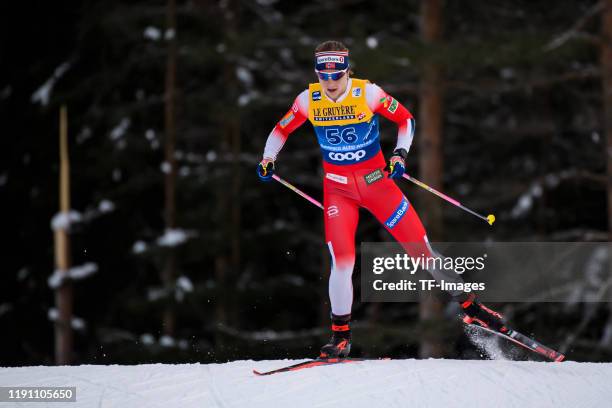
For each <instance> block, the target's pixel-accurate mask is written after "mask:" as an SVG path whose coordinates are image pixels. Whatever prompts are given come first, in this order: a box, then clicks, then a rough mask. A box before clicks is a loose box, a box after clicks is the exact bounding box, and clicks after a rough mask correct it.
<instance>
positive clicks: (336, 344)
mask: <svg viewBox="0 0 612 408" xmlns="http://www.w3.org/2000/svg"><path fill="white" fill-rule="evenodd" d="M331 318H332V337H331V339H330V340H329V342H328V343H327V344H326V345H324V346H323V347H321V354H320V355H319V358H345V357H348V355H349V353H350V352H351V328H350V323H351V315H350V314H347V315H343V316H336V315H334V314H332V315H331Z"/></svg>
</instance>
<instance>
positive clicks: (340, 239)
mask: <svg viewBox="0 0 612 408" xmlns="http://www.w3.org/2000/svg"><path fill="white" fill-rule="evenodd" d="M378 115H382V116H384V117H385V118H387V119H389V120H391V121H393V122H395V123H396V124H397V125H398V128H399V131H398V143H397V146H396V147H397V148H404V149H406V150H407V151H408V150H409V148H410V144H411V142H412V137H413V132H414V120H413V117H412V115H411V113H410V112H409V111H408V110H407V109H406V108H405V107H403V106H402V105H401V104H400V103H399V102H398V101H397V100H395V99H394V98H392V97H391V96H389V95H387V94H386V93H385V92H384V91H383V90H382V89H381V88H380V87H378V86H377V85H374V84H371V83H369V82H367V81H364V80H358V79H354V78H351V79H350V80H349V82H348V85H347V90H346V92H345V94H344V95H342V96H341V97H340V98H338V100H337V101H332V100H330V99H328V98H327V97H326V95H325V94H324V92H323V91H322V90H321V89H320V86H319V84H311V85H310V86H309V89H308V90H305V91H304V92H302V93H301V94H300V95H299V96H298V97H297V98H296V99H295V102H294V104H293V106H292V108H291V110H289V112H287V114H286V115H285V116H284V117H283V119H281V120H280V121H279V122H278V123H277V125H276V126H275V128H274V129H273V130H272V132H271V133H270V136H269V137H268V141H267V143H266V148H265V151H264V158H267V159H271V160H274V159H276V156H277V154H278V152H279V151H280V149H281V148H282V146H283V144H284V143H285V141H286V139H287V137H288V136H289V134H290V133H291V132H293V131H294V130H295V129H297V128H298V127H299V126H301V125H302V124H303V123H304V122H305V121H306V119H310V121H311V122H312V123H313V126H314V128H315V131H316V133H317V137H318V139H319V144H320V146H321V149H322V154H323V168H324V170H325V179H324V182H323V191H324V198H323V205H324V209H325V240H326V242H327V245H328V247H329V251H330V254H331V259H332V268H331V274H330V280H329V296H330V301H331V306H332V313H333V314H335V315H345V314H349V313H350V312H351V306H352V302H353V286H352V279H351V277H352V273H353V268H354V265H355V231H356V228H357V222H358V220H359V208H360V207H363V208H365V209H367V210H368V211H369V212H370V213H372V214H373V215H374V217H376V218H377V219H378V221H379V222H380V223H381V224H383V226H384V227H385V228H386V229H387V231H389V232H390V233H391V235H392V236H393V237H394V238H395V239H396V240H397V241H398V242H400V243H402V244H403V245H404V248H405V249H406V251H407V252H408V253H409V254H410V255H412V256H420V255H421V254H424V255H425V256H429V254H430V252H429V244H428V242H427V236H426V232H425V229H424V228H423V224H422V223H421V221H420V219H419V217H418V215H417V213H416V211H415V210H414V207H413V206H412V205H411V204H410V203H409V202H408V200H407V199H406V197H405V196H404V194H403V193H402V192H401V190H400V189H399V188H398V187H397V185H396V184H395V183H394V182H393V180H391V179H389V178H387V173H386V172H385V171H383V170H382V169H383V168H384V167H385V165H386V162H385V158H384V156H383V154H382V152H381V149H380V143H379V140H378V139H379V134H378ZM407 244H410V245H407ZM415 244H416V245H415Z"/></svg>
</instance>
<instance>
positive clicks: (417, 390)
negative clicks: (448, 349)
mask: <svg viewBox="0 0 612 408" xmlns="http://www.w3.org/2000/svg"><path fill="white" fill-rule="evenodd" d="M294 362H297V361H289V360H283V361H280V360H276V361H235V362H231V363H226V364H184V365H167V364H154V365H137V366H116V365H115V366H91V365H84V366H74V367H67V366H65V367H18V368H0V385H1V386H76V388H77V402H76V403H74V402H71V403H46V404H45V403H41V402H37V403H34V405H35V406H36V407H44V406H49V407H63V406H65V407H72V408H77V407H88V408H89V407H129V408H134V407H147V408H149V407H181V408H187V407H198V408H203V407H206V408H207V407H252V408H256V407H265V408H270V407H291V408H296V407H334V408H337V407H351V408H357V407H367V408H375V407H444V408H449V407H470V408H472V407H488V408H489V407H494V408H503V407H521V408H525V407H538V408H539V407H597V408H602V407H608V406H610V404H611V401H612V363H576V362H564V363H539V362H525V361H524V362H517V361H474V360H434V359H430V360H382V361H365V362H359V363H352V364H343V365H334V366H327V367H315V368H309V369H305V370H302V371H296V372H289V373H280V374H275V375H271V376H266V377H257V376H255V375H254V374H253V373H252V369H253V368H257V369H258V370H270V369H274V368H278V367H281V366H284V365H288V364H291V363H294ZM4 406H23V407H26V406H28V407H29V406H32V403H22V404H8V403H0V407H4Z"/></svg>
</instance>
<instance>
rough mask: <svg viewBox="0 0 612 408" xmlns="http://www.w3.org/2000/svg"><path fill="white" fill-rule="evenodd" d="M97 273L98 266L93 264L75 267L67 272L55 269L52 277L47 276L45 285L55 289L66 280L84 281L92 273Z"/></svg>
mask: <svg viewBox="0 0 612 408" xmlns="http://www.w3.org/2000/svg"><path fill="white" fill-rule="evenodd" d="M96 272H98V265H97V264H95V263H93V262H88V263H86V264H83V265H79V266H75V267H72V268H70V269H68V270H67V271H63V270H61V269H56V270H55V271H54V272H53V275H51V276H49V279H48V280H47V283H48V284H49V286H50V287H51V288H52V289H57V288H59V287H60V286H62V284H63V283H64V282H65V281H66V280H68V279H69V280H79V279H85V278H87V277H89V276H91V275H93V274H94V273H96Z"/></svg>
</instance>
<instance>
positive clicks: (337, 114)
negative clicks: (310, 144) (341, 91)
mask: <svg viewBox="0 0 612 408" xmlns="http://www.w3.org/2000/svg"><path fill="white" fill-rule="evenodd" d="M366 83H367V81H366V80H363V79H355V78H352V79H351V82H350V90H349V92H348V94H347V95H346V97H345V98H344V99H343V100H342V101H341V102H333V101H331V100H330V99H329V98H327V97H326V96H325V95H323V90H322V89H321V85H320V84H319V83H314V84H310V85H309V86H308V97H309V98H310V101H309V103H308V120H310V123H312V126H313V127H314V129H315V132H316V134H317V139H318V141H319V146H321V152H322V153H323V160H324V161H326V162H327V163H332V164H339V165H343V164H355V163H359V162H362V161H365V160H368V159H369V158H371V157H373V156H374V155H376V153H378V151H379V150H380V135H379V132H378V115H375V114H374V113H373V112H372V111H371V110H370V108H369V107H368V104H367V101H366V97H365V86H366Z"/></svg>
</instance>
